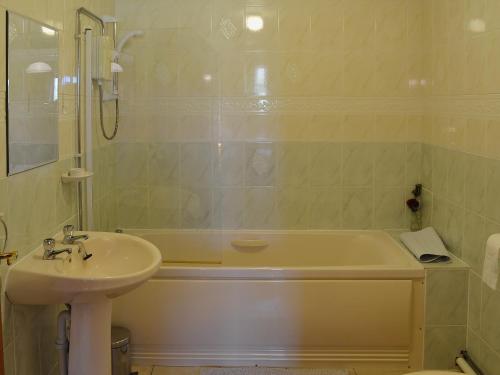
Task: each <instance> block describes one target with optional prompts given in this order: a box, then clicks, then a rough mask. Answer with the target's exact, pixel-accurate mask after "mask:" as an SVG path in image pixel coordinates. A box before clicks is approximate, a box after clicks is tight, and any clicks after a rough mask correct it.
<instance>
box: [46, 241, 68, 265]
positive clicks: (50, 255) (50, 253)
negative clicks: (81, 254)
mask: <svg viewBox="0 0 500 375" xmlns="http://www.w3.org/2000/svg"><path fill="white" fill-rule="evenodd" d="M55 247H56V240H54V239H53V238H47V239H45V240H44V241H43V250H44V251H43V259H44V260H54V259H56V255H58V254H62V253H68V254H71V253H72V252H73V250H72V249H71V248H69V247H68V248H66V249H60V250H56V248H55Z"/></svg>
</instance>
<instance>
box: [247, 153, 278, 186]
mask: <svg viewBox="0 0 500 375" xmlns="http://www.w3.org/2000/svg"><path fill="white" fill-rule="evenodd" d="M245 152H246V178H245V180H246V185H247V186H273V185H274V184H275V181H276V180H275V179H276V177H275V175H276V151H275V145H274V144H273V143H247V144H246V146H245Z"/></svg>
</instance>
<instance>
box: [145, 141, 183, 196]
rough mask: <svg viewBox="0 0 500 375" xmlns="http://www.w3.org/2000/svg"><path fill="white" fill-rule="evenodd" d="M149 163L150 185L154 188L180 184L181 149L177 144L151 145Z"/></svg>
mask: <svg viewBox="0 0 500 375" xmlns="http://www.w3.org/2000/svg"><path fill="white" fill-rule="evenodd" d="M148 163H149V174H148V184H150V185H154V186H158V185H160V186H176V185H178V184H179V178H180V176H179V169H180V149H179V145H178V144H177V143H152V144H150V146H149V150H148Z"/></svg>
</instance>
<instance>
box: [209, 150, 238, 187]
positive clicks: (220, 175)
mask: <svg viewBox="0 0 500 375" xmlns="http://www.w3.org/2000/svg"><path fill="white" fill-rule="evenodd" d="M214 164H215V184H216V185H217V186H243V185H244V184H245V164H246V163H245V145H244V144H243V143H229V142H228V143H219V144H217V145H216V146H215V147H214Z"/></svg>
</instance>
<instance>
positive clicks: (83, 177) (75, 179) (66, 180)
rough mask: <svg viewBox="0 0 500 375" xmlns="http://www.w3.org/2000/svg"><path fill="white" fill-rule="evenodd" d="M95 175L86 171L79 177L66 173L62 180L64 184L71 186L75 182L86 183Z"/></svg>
mask: <svg viewBox="0 0 500 375" xmlns="http://www.w3.org/2000/svg"><path fill="white" fill-rule="evenodd" d="M93 175H94V173H92V172H87V171H85V172H84V173H82V174H79V175H78V176H70V175H69V172H66V173H64V174H63V175H62V176H61V180H62V182H63V184H70V183H74V182H81V181H85V180H86V179H88V178H90V177H92V176H93Z"/></svg>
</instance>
